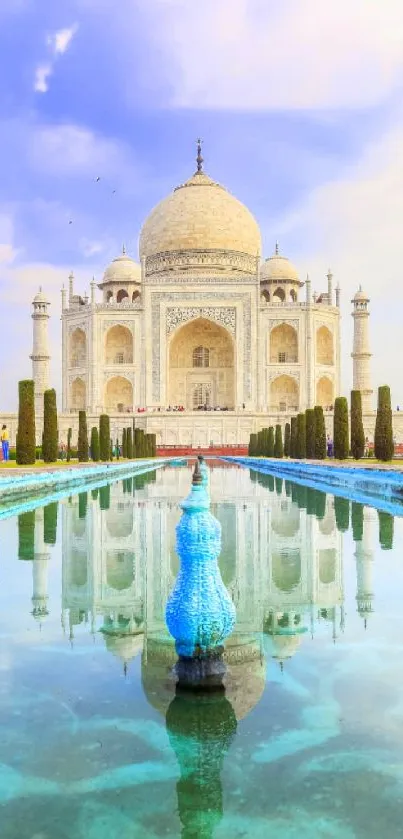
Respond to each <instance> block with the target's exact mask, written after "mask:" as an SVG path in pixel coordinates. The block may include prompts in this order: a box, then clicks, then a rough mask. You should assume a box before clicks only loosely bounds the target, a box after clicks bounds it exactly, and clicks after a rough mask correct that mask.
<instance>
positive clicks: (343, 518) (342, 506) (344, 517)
mask: <svg viewBox="0 0 403 839" xmlns="http://www.w3.org/2000/svg"><path fill="white" fill-rule="evenodd" d="M334 512H335V516H336V527H337V530H340V532H341V533H345V531H346V530H348V528H349V524H350V502H349V500H348V498H340V496H338V495H335V498H334Z"/></svg>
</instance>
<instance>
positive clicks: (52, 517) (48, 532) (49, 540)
mask: <svg viewBox="0 0 403 839" xmlns="http://www.w3.org/2000/svg"><path fill="white" fill-rule="evenodd" d="M56 537H57V501H52V502H51V504H46V507H44V509H43V540H44V542H45V545H55V544H56Z"/></svg>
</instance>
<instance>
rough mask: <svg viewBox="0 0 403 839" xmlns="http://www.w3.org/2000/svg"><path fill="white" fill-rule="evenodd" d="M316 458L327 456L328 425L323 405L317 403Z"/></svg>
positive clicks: (322, 458)
mask: <svg viewBox="0 0 403 839" xmlns="http://www.w3.org/2000/svg"><path fill="white" fill-rule="evenodd" d="M313 410H314V413H315V459H316V460H325V458H326V426H325V416H324V413H323V408H322V405H315V407H314V409H313Z"/></svg>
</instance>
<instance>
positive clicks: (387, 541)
mask: <svg viewBox="0 0 403 839" xmlns="http://www.w3.org/2000/svg"><path fill="white" fill-rule="evenodd" d="M378 519H379V544H380V546H381V548H382V550H383V551H391V550H392V548H393V530H394V518H393V516H391V515H390V513H384V512H383V510H378Z"/></svg>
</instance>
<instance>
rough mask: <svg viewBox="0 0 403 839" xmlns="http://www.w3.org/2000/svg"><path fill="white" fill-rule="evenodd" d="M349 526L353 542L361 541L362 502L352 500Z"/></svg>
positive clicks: (362, 527)
mask: <svg viewBox="0 0 403 839" xmlns="http://www.w3.org/2000/svg"><path fill="white" fill-rule="evenodd" d="M353 392H354V391H353ZM358 392H359V391H358ZM351 526H352V528H353V539H354V542H362V536H363V533H364V506H363V504H359V503H358V501H353V502H352V504H351Z"/></svg>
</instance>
